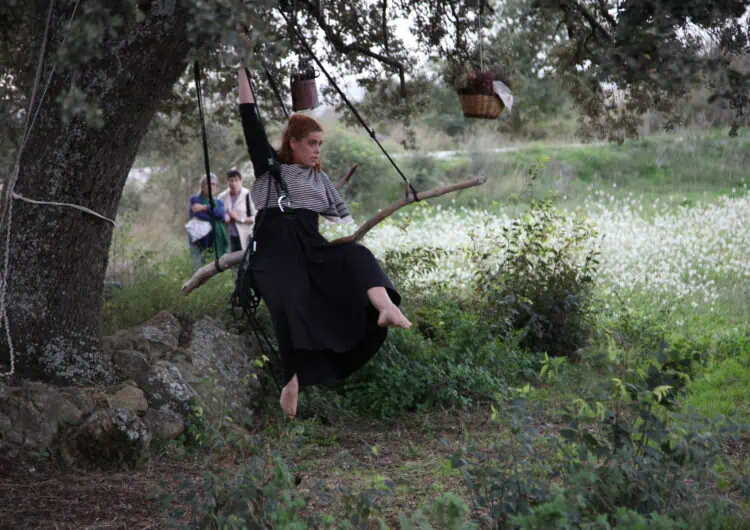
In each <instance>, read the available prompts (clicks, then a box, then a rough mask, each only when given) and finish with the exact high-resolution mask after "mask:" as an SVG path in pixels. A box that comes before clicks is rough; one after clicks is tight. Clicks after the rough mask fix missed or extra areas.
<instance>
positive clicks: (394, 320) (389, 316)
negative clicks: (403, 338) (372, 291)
mask: <svg viewBox="0 0 750 530" xmlns="http://www.w3.org/2000/svg"><path fill="white" fill-rule="evenodd" d="M378 326H380V327H381V328H401V329H409V328H410V327H411V322H409V320H408V319H407V318H406V317H405V316H404V314H403V313H402V312H401V310H400V309H399V308H398V306H397V305H396V304H393V303H391V304H389V305H387V306H386V307H385V308H383V309H381V311H380V316H379V317H378Z"/></svg>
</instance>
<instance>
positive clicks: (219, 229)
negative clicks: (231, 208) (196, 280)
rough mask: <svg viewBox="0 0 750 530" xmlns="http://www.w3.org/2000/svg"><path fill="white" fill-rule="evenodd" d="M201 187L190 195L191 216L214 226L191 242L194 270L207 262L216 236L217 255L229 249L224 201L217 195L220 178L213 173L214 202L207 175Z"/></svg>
mask: <svg viewBox="0 0 750 530" xmlns="http://www.w3.org/2000/svg"><path fill="white" fill-rule="evenodd" d="M200 187H201V188H200V193H198V194H197V195H193V196H192V197H190V210H189V212H188V214H189V218H190V219H193V218H198V219H200V220H202V221H209V222H212V225H213V227H212V229H211V231H210V232H209V233H208V234H207V235H206V236H204V237H202V238H201V239H198V240H197V241H194V242H192V243H191V244H190V256H191V258H192V261H193V271H196V270H198V269H199V268H201V267H202V266H203V265H204V264H205V255H206V251H208V250H209V249H210V250H213V248H214V237H217V240H216V245H217V254H218V256H217V257H221V256H222V255H223V254H224V253H225V252H226V251H227V250H228V249H229V237H228V235H227V231H226V228H225V227H224V213H225V212H224V203H223V202H222V201H220V200H218V198H217V197H216V194H217V193H218V192H219V179H218V178H217V177H216V175H214V174H213V173H211V194H212V196H213V198H214V201H213V204H209V199H208V179H207V178H206V176H205V175H204V176H203V177H202V178H201V181H200ZM213 221H218V222H213Z"/></svg>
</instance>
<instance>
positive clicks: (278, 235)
mask: <svg viewBox="0 0 750 530" xmlns="http://www.w3.org/2000/svg"><path fill="white" fill-rule="evenodd" d="M256 225H257V231H256V234H255V243H256V250H255V253H254V254H253V256H252V259H251V261H250V266H249V271H250V273H251V274H252V275H253V279H254V283H255V285H256V287H257V289H258V291H259V294H260V296H261V298H262V299H263V301H264V302H265V303H266V306H267V307H268V309H269V311H270V313H271V319H272V321H273V326H274V331H275V334H276V339H277V341H278V345H279V351H280V353H281V359H282V362H283V364H284V377H285V383H286V382H288V381H289V380H290V379H291V378H292V377H293V376H294V375H295V374H296V375H297V378H298V380H299V384H300V386H309V385H317V384H327V383H332V382H334V381H337V380H339V379H343V378H345V377H347V376H348V375H350V374H352V373H353V372H355V371H356V370H359V369H360V368H361V367H362V366H364V365H365V363H367V361H368V360H370V358H372V356H373V355H375V353H376V352H377V351H378V349H379V348H380V346H381V345H382V344H383V341H385V338H386V334H387V330H386V328H381V327H379V326H378V325H377V320H378V312H377V311H376V310H375V308H374V307H373V306H372V304H371V303H370V301H369V299H368V297H367V290H368V289H370V288H372V287H385V289H386V291H387V292H388V294H389V296H390V298H391V300H392V301H393V302H394V303H395V304H396V305H399V304H400V302H401V297H400V295H399V294H398V292H397V291H396V289H395V288H394V286H393V284H392V283H391V281H390V279H389V278H388V276H387V275H386V274H385V272H384V271H383V269H382V267H381V266H380V264H379V263H378V262H377V260H376V259H375V256H373V254H372V253H371V252H370V251H369V250H368V249H367V248H365V247H364V246H362V245H360V244H358V243H349V244H343V245H331V244H330V243H329V242H328V241H327V240H326V239H325V238H324V237H323V236H322V235H321V234H320V232H319V230H318V214H317V213H316V212H313V211H310V210H286V211H284V212H281V211H280V210H279V209H276V208H268V209H263V210H261V211H260V212H259V213H258V216H257V221H256Z"/></svg>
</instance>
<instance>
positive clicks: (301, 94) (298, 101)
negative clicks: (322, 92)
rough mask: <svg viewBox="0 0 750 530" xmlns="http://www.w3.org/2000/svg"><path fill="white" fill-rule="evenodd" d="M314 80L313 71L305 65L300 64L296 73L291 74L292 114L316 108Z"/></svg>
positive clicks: (316, 94)
mask: <svg viewBox="0 0 750 530" xmlns="http://www.w3.org/2000/svg"><path fill="white" fill-rule="evenodd" d="M315 78H316V75H315V69H314V68H313V67H312V66H310V65H309V64H307V63H303V62H300V64H299V67H298V69H297V71H296V72H292V78H291V83H290V90H291V93H292V110H293V111H294V112H298V111H300V110H310V109H314V108H315V107H317V106H318V104H319V101H318V85H317V82H316V81H315Z"/></svg>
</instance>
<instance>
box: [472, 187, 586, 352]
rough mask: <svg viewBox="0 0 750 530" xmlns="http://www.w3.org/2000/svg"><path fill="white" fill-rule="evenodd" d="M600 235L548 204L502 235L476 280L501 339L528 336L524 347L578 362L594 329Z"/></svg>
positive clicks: (485, 255) (485, 309) (538, 205)
mask: <svg viewBox="0 0 750 530" xmlns="http://www.w3.org/2000/svg"><path fill="white" fill-rule="evenodd" d="M594 237H595V231H594V230H593V228H592V227H591V226H590V225H589V223H587V222H586V221H584V220H583V219H582V218H580V217H579V216H576V215H573V216H568V215H565V214H563V213H560V212H557V211H555V210H554V209H553V208H552V205H551V203H549V201H545V202H542V203H537V202H532V204H531V208H530V210H529V211H528V212H527V213H526V214H524V215H523V216H522V217H521V218H520V219H516V220H514V221H513V222H512V223H511V224H510V226H507V227H505V228H504V229H503V231H502V234H500V235H499V236H497V241H496V242H497V247H496V250H495V252H484V253H481V254H479V255H477V253H476V252H475V251H471V252H470V256H469V259H475V260H478V261H479V263H480V267H479V268H478V270H477V272H476V274H475V284H476V289H477V291H478V292H479V293H480V294H481V296H482V297H483V316H484V317H485V318H486V320H487V321H488V322H489V324H490V325H491V326H492V327H493V329H494V330H495V331H496V332H497V333H498V334H500V335H502V336H509V335H511V334H512V333H513V332H514V331H518V330H521V331H522V332H523V337H522V339H521V345H522V346H524V347H527V348H529V349H531V350H533V351H536V352H547V353H548V354H550V355H553V356H561V355H564V356H567V357H568V358H575V357H576V356H577V355H578V350H579V349H580V348H582V347H583V346H585V345H586V344H587V341H588V338H589V336H590V330H591V325H592V310H593V309H592V308H593V305H592V303H593V287H594V278H595V275H596V270H597V265H598V260H597V251H596V250H595V248H593V246H592V245H591V242H592V240H593V238H594Z"/></svg>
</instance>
